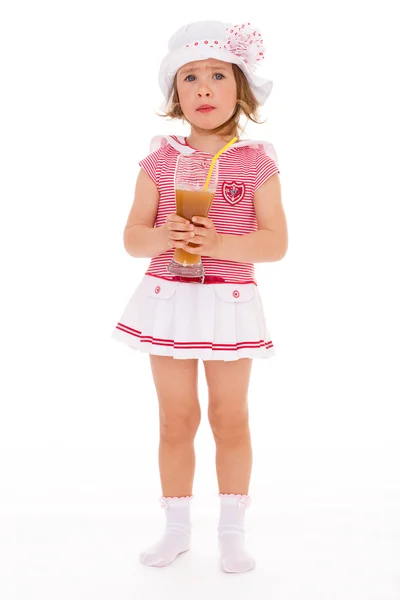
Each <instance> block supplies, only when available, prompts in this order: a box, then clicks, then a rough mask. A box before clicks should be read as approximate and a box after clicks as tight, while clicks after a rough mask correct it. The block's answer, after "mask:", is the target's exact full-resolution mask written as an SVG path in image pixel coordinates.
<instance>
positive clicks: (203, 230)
mask: <svg viewBox="0 0 400 600" xmlns="http://www.w3.org/2000/svg"><path fill="white" fill-rule="evenodd" d="M193 233H194V234H195V236H200V237H202V238H204V237H205V236H206V235H208V233H207V229H206V228H205V227H195V228H194V231H193ZM201 241H202V242H204V240H203V239H202V240H201Z"/></svg>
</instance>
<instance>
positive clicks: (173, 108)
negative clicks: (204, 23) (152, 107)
mask: <svg viewBox="0 0 400 600" xmlns="http://www.w3.org/2000/svg"><path fill="white" fill-rule="evenodd" d="M232 70H233V74H234V76H235V80H236V90H237V100H236V108H235V110H234V111H233V114H232V115H231V117H230V118H229V119H228V121H225V123H222V124H221V125H219V127H216V128H215V129H210V131H209V133H211V134H213V133H221V132H224V135H229V136H236V137H237V138H239V131H240V133H243V132H244V127H241V126H240V124H239V121H240V117H241V115H242V114H244V115H245V116H246V117H247V119H250V121H253V123H258V124H259V125H260V124H262V123H265V121H259V120H258V119H259V109H260V107H261V104H260V103H259V102H258V101H257V100H256V97H255V96H254V94H253V92H252V90H251V88H250V85H249V82H248V81H247V77H246V75H245V74H244V73H243V71H242V70H241V69H240V67H238V66H237V65H235V64H232ZM176 80H177V74H176V75H175V77H174V93H173V97H172V102H171V105H170V106H169V107H168V108H167V112H166V113H161V114H160V113H157V115H158V116H159V117H168V118H170V119H181V120H182V121H186V122H188V123H190V121H187V119H186V118H185V115H184V114H183V112H182V108H181V105H180V103H179V95H178V87H177V83H176Z"/></svg>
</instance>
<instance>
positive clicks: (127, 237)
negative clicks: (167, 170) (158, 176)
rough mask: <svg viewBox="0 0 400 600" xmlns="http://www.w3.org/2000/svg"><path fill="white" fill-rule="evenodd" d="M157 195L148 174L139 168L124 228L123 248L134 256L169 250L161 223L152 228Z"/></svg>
mask: <svg viewBox="0 0 400 600" xmlns="http://www.w3.org/2000/svg"><path fill="white" fill-rule="evenodd" d="M158 201H159V194H158V189H157V186H156V184H155V183H154V181H153V180H152V179H151V177H150V176H149V175H148V174H147V173H146V171H145V170H144V169H140V172H139V175H138V178H137V181H136V188H135V199H134V201H133V205H132V208H131V211H130V213H129V216H128V220H127V222H126V225H125V229H124V247H125V250H126V251H127V253H128V254H130V255H131V256H135V257H137V258H152V257H153V256H157V255H158V254H162V253H163V252H166V251H167V250H169V247H168V233H169V232H168V230H167V228H166V226H165V224H164V225H162V226H161V227H154V223H155V220H156V216H157V209H158Z"/></svg>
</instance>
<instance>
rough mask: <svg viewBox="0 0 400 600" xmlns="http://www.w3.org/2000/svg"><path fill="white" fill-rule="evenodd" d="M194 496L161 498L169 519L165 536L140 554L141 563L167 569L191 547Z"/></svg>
mask: <svg viewBox="0 0 400 600" xmlns="http://www.w3.org/2000/svg"><path fill="white" fill-rule="evenodd" d="M192 498H193V496H186V497H181V498H177V497H175V498H166V497H165V496H162V497H161V498H160V504H161V506H162V507H163V508H165V514H166V518H167V523H166V528H165V532H164V535H163V536H162V538H161V539H160V541H159V542H158V543H157V544H154V546H150V548H147V550H145V551H144V552H141V553H140V554H139V558H140V561H141V562H142V563H143V564H144V565H147V566H151V567H166V566H167V565H169V564H170V563H172V562H173V561H174V560H175V558H176V557H177V556H178V554H181V553H182V552H186V550H189V547H190V533H191V521H190V505H191V499H192Z"/></svg>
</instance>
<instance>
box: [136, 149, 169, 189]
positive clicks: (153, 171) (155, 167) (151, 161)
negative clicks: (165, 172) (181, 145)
mask: <svg viewBox="0 0 400 600" xmlns="http://www.w3.org/2000/svg"><path fill="white" fill-rule="evenodd" d="M163 153H164V148H159V149H158V150H156V151H155V152H152V153H151V154H149V155H148V156H146V157H145V158H143V159H142V160H140V161H139V166H140V167H141V168H142V169H144V170H145V171H146V173H147V174H148V176H149V177H150V178H151V179H152V180H153V181H154V183H155V184H156V186H157V187H158V181H159V173H160V160H161V157H162V154H163Z"/></svg>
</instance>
